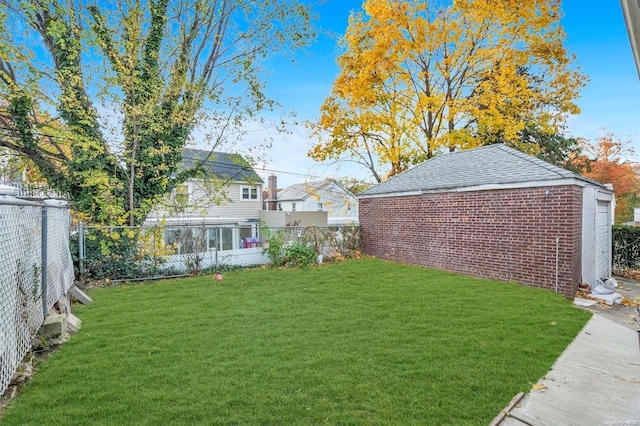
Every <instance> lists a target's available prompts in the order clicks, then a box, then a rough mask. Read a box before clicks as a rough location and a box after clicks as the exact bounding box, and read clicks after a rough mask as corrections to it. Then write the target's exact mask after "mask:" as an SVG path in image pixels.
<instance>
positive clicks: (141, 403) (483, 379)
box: [1, 259, 590, 425]
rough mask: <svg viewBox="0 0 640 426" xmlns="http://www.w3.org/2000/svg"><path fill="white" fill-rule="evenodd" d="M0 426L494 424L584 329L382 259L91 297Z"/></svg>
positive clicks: (568, 311)
mask: <svg viewBox="0 0 640 426" xmlns="http://www.w3.org/2000/svg"><path fill="white" fill-rule="evenodd" d="M91 296H92V297H93V299H94V303H93V304H92V305H90V306H87V307H78V308H77V309H76V310H75V313H76V315H78V316H79V317H80V318H81V319H82V321H83V325H82V330H81V331H80V333H79V334H77V335H75V336H74V337H73V338H72V339H71V341H70V342H69V343H66V344H65V345H63V346H62V348H61V349H60V350H59V351H57V352H55V353H54V354H53V355H52V356H51V357H50V358H49V359H48V360H47V361H46V362H44V363H43V364H42V365H41V366H40V369H39V372H38V374H37V375H36V376H35V377H34V378H33V380H32V381H31V382H30V383H29V384H28V385H27V386H26V387H25V388H24V389H23V390H22V392H21V394H20V395H19V397H18V398H17V399H16V400H14V402H13V403H12V404H11V405H10V406H9V407H8V408H7V409H6V410H5V415H4V418H3V419H2V422H1V423H2V424H3V425H5V424H6V425H27V424H31V425H45V424H60V425H99V424H105V425H106V424H108V425H125V424H148V425H159V424H163V425H164V424H221V425H230V424H233V425H288V424H303V425H307V424H324V423H327V424H352V425H362V424H375V425H380V424H394V425H395V424H402V425H405V424H419V425H426V424H456V425H458V424H472V425H480V424H487V423H489V422H490V421H491V419H492V418H493V417H495V416H496V415H497V414H498V412H499V411H500V409H502V408H503V407H504V406H505V405H507V404H508V402H509V401H510V400H511V398H512V397H513V396H514V395H515V394H516V393H517V392H519V391H527V390H529V389H530V387H531V385H532V384H533V383H535V382H536V381H537V380H538V379H539V378H540V377H542V376H544V374H545V373H546V372H547V371H548V370H549V368H550V367H551V365H552V364H553V362H554V361H555V360H556V358H557V357H558V356H559V355H560V353H561V352H562V351H563V349H564V348H565V347H566V346H567V344H568V343H569V342H570V341H571V340H572V339H573V338H574V336H575V335H576V334H577V333H578V331H579V330H580V329H581V328H582V327H583V325H584V324H585V322H586V321H587V320H588V318H589V316H590V315H589V314H588V313H587V312H585V311H583V310H580V309H577V308H575V307H573V306H572V305H571V303H570V302H569V301H568V300H567V299H565V298H564V297H563V296H560V295H557V294H554V293H552V292H550V291H544V290H537V289H532V288H526V287H522V286H519V285H516V284H512V283H502V282H495V281H486V280H480V279H473V278H468V277H464V276H460V275H456V274H451V273H446V272H440V271H433V270H429V269H425V268H419V267H413V266H405V265H399V264H395V263H390V262H385V261H381V260H376V259H362V260H352V261H347V262H343V263H339V264H326V265H323V266H321V267H313V268H310V269H306V270H293V269H291V270H271V269H261V270H247V271H240V272H233V273H227V274H225V276H224V281H222V282H221V283H216V282H215V281H214V280H213V278H212V277H210V276H206V277H199V278H192V279H181V280H172V281H161V282H151V283H146V284H136V285H130V286H123V287H119V288H108V289H96V290H95V291H92V292H91Z"/></svg>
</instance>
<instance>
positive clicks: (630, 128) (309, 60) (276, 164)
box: [246, 0, 640, 187]
mask: <svg viewBox="0 0 640 426" xmlns="http://www.w3.org/2000/svg"><path fill="white" fill-rule="evenodd" d="M361 4H362V0H328V1H327V2H326V4H324V5H322V6H321V7H319V8H318V9H317V10H318V12H319V14H320V22H319V26H320V27H321V28H323V29H325V30H329V31H332V32H334V33H336V34H337V35H342V34H344V32H345V29H346V27H347V21H348V17H349V13H350V12H351V11H352V10H359V9H360V6H361ZM562 9H563V12H564V18H563V19H562V25H563V27H564V30H565V32H566V34H567V40H566V44H565V46H566V47H567V48H568V49H569V51H570V52H572V53H574V54H575V55H576V56H577V61H576V62H577V66H578V67H579V68H580V69H581V71H582V72H583V73H585V74H587V75H588V76H589V78H590V81H589V82H588V84H587V86H586V87H585V88H584V89H583V90H582V95H581V98H580V99H578V100H577V103H578V105H579V106H580V108H581V110H582V112H581V114H580V115H578V116H574V117H571V118H570V120H569V122H568V125H569V129H568V130H569V133H570V134H571V135H572V136H576V137H584V138H587V139H592V140H593V139H595V138H597V137H598V136H602V135H604V134H607V133H613V134H615V135H616V136H617V137H618V138H619V139H621V140H623V141H626V140H631V141H632V145H633V147H634V148H635V150H636V151H637V152H639V153H640V78H639V76H638V72H637V70H636V67H635V63H634V61H633V54H632V52H631V47H630V43H629V38H628V34H627V30H626V27H625V24H624V19H623V15H622V9H621V6H620V2H619V1H618V0H563V1H562ZM338 54H339V50H338V48H337V45H336V41H335V40H334V39H332V38H330V37H326V36H320V37H319V39H318V41H317V42H316V43H314V45H313V46H312V47H311V48H309V49H308V53H307V54H304V53H301V54H300V55H298V57H297V64H295V65H294V64H292V63H291V62H290V61H288V60H282V61H273V62H271V63H270V64H267V68H266V69H265V72H266V74H265V75H266V76H267V77H266V78H267V81H268V92H269V94H270V95H271V96H272V97H273V98H274V99H275V100H277V101H279V102H280V103H281V104H282V105H283V106H284V107H285V108H286V109H288V110H292V111H295V112H296V113H297V118H298V120H312V119H314V118H318V117H319V109H320V106H321V104H322V102H323V100H324V98H325V97H326V96H327V95H328V94H329V93H330V91H331V86H332V83H333V80H334V78H335V77H336V76H337V74H338V67H337V65H336V58H337V56H338ZM291 131H292V134H289V135H276V136H275V138H274V141H273V146H272V148H271V149H270V150H269V151H268V153H267V157H266V158H265V159H264V160H263V161H262V162H260V166H264V167H265V168H266V169H267V170H266V171H264V172H263V171H260V169H258V172H259V173H260V174H261V175H262V176H263V177H266V176H268V175H269V174H271V173H272V172H274V174H276V175H277V176H278V184H279V185H278V186H280V187H284V186H287V185H291V184H293V183H299V182H303V181H305V180H312V179H315V178H318V177H323V176H327V177H341V176H345V175H352V176H354V177H357V178H366V177H367V173H366V172H364V171H362V170H359V169H357V168H353V167H351V166H345V165H343V166H341V167H338V166H337V165H323V164H319V163H315V162H313V161H312V160H310V159H309V158H307V156H306V153H307V151H308V150H309V148H310V147H311V146H312V144H313V141H312V140H311V139H310V138H309V136H308V131H307V130H306V129H305V128H304V127H302V126H293V127H291ZM263 138H264V135H262V134H261V133H260V132H253V133H252V134H251V136H250V137H249V138H248V139H247V141H246V143H247V145H252V144H258V143H260V142H261V141H262V139H263ZM283 172H288V173H283Z"/></svg>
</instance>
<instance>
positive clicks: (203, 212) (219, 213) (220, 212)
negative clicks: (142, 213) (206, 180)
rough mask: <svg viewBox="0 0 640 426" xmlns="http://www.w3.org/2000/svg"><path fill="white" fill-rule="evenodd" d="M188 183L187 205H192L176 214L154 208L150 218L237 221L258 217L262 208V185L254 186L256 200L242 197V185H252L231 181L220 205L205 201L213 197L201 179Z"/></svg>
mask: <svg viewBox="0 0 640 426" xmlns="http://www.w3.org/2000/svg"><path fill="white" fill-rule="evenodd" d="M186 185H187V186H188V193H189V200H188V202H187V205H188V206H190V207H187V208H186V209H185V211H184V212H181V213H179V214H174V215H171V214H170V213H169V212H168V211H167V210H166V209H163V208H160V209H154V211H152V212H151V214H150V215H149V220H150V221H157V220H159V219H163V218H164V219H166V220H167V222H176V221H180V220H184V221H189V219H224V218H227V219H229V220H228V221H227V222H229V223H237V222H238V220H249V219H254V220H255V219H258V216H259V212H260V210H262V185H255V186H253V187H255V188H256V190H257V194H258V198H257V199H256V200H243V199H242V197H241V191H242V187H251V186H250V185H247V184H245V183H240V182H234V183H231V184H229V185H228V187H226V188H225V189H224V191H225V195H226V197H225V199H223V200H221V201H220V204H219V205H216V204H214V203H206V202H204V201H205V200H209V199H211V196H210V195H208V194H207V192H206V189H205V186H204V185H203V184H202V182H201V181H195V180H192V181H188V182H186ZM193 204H195V206H194V205H193ZM218 221H221V220H218ZM222 222H224V221H222Z"/></svg>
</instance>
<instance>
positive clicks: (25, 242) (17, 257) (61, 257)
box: [0, 195, 74, 395]
mask: <svg viewBox="0 0 640 426" xmlns="http://www.w3.org/2000/svg"><path fill="white" fill-rule="evenodd" d="M69 226H70V216H69V210H68V208H66V207H64V206H63V205H61V204H60V203H58V202H55V201H47V202H45V203H35V202H29V201H25V200H20V199H17V198H14V197H12V196H7V195H0V395H2V394H3V393H4V391H5V390H6V388H7V387H8V386H9V384H10V382H11V379H12V377H13V374H14V373H15V371H16V368H17V367H18V365H19V364H20V362H21V361H22V359H23V358H24V356H25V355H26V354H27V352H28V351H29V350H30V348H31V343H32V340H33V338H34V336H35V335H36V333H37V332H38V330H39V329H40V326H41V325H42V323H43V321H44V318H45V316H46V314H47V312H48V310H49V308H51V307H52V306H53V305H54V304H55V303H56V301H58V300H59V299H60V298H61V297H62V296H63V295H64V294H66V293H67V291H68V290H69V289H70V288H71V286H73V282H74V274H73V264H72V260H71V254H70V252H69Z"/></svg>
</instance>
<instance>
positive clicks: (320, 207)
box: [318, 203, 322, 212]
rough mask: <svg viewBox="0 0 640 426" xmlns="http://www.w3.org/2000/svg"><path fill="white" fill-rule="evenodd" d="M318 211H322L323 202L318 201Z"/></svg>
mask: <svg viewBox="0 0 640 426" xmlns="http://www.w3.org/2000/svg"><path fill="white" fill-rule="evenodd" d="M318 211H319V212H321V211H322V203H318Z"/></svg>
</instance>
